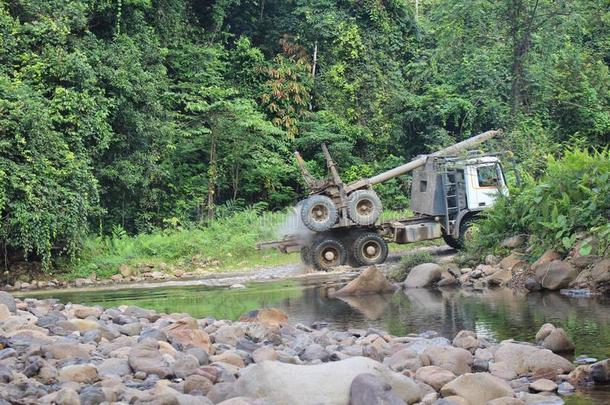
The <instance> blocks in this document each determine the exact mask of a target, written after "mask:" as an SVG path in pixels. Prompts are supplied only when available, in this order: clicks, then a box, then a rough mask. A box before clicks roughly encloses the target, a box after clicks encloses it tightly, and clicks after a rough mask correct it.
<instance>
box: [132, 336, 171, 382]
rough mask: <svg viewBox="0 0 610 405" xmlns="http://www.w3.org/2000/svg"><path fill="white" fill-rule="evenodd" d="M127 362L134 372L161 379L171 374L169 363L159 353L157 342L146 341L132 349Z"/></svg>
mask: <svg viewBox="0 0 610 405" xmlns="http://www.w3.org/2000/svg"><path fill="white" fill-rule="evenodd" d="M128 362H129V366H130V367H131V368H132V369H133V370H134V371H142V372H144V373H146V374H156V375H158V376H159V377H161V378H165V377H167V376H169V375H171V373H172V371H171V368H170V364H169V362H168V361H167V360H166V359H165V358H164V357H163V356H161V355H160V353H159V342H156V341H154V340H149V339H146V340H143V341H142V342H140V343H138V344H137V345H135V346H134V347H132V348H131V350H130V352H129V357H128Z"/></svg>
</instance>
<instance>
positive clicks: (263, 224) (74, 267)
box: [58, 209, 297, 279]
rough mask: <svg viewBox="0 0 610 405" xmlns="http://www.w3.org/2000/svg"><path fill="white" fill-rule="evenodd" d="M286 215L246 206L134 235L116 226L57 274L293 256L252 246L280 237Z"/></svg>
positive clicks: (239, 263)
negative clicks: (193, 223)
mask: <svg viewBox="0 0 610 405" xmlns="http://www.w3.org/2000/svg"><path fill="white" fill-rule="evenodd" d="M287 218H288V215H287V214H286V213H260V212H259V211H257V210H254V209H248V210H244V211H240V212H238V213H235V214H232V215H230V216H227V217H224V218H220V219H217V220H215V221H213V222H211V223H209V224H208V225H207V226H202V227H195V228H191V229H185V228H179V229H171V230H158V231H155V232H152V233H145V234H139V235H135V236H129V235H127V234H125V233H124V232H121V231H116V232H113V235H111V236H98V237H91V238H89V239H88V240H87V241H86V242H85V245H84V247H83V250H82V253H81V255H80V256H79V258H77V259H75V260H73V261H71V262H69V263H64V264H63V265H62V266H61V267H62V268H63V269H62V270H63V271H62V272H61V274H58V275H59V276H61V277H62V278H65V279H74V278H79V277H89V276H90V275H91V274H92V273H95V274H96V276H97V277H98V278H108V277H110V276H112V275H114V274H117V273H118V272H119V268H120V266H122V265H128V266H133V267H138V266H142V265H148V266H151V265H152V266H155V267H158V268H159V269H164V268H165V269H168V268H169V269H171V268H172V267H180V268H181V269H183V270H187V271H189V270H202V271H213V272H222V271H228V270H235V269H243V268H250V267H255V266H261V265H269V266H271V265H278V264H283V263H290V262H294V261H296V260H297V259H296V255H285V254H281V253H279V252H277V251H275V250H265V251H258V250H256V248H255V244H256V243H257V242H260V241H263V240H271V239H276V238H278V237H279V233H278V230H279V229H281V227H282V224H283V223H284V222H285V221H286V220H287ZM162 263H163V264H164V265H162Z"/></svg>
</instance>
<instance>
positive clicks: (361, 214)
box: [347, 190, 382, 225]
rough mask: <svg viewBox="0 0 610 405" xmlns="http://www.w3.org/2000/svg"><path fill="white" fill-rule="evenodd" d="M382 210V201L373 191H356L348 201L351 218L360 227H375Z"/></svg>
mask: <svg viewBox="0 0 610 405" xmlns="http://www.w3.org/2000/svg"><path fill="white" fill-rule="evenodd" d="M381 209H382V207H381V200H380V199H379V197H378V196H377V193H375V192H374V191H373V190H358V191H355V192H354V193H352V194H351V195H350V196H349V199H348V201H347V212H348V214H349V217H350V218H351V219H352V221H354V222H355V223H356V224H358V225H373V224H374V223H375V221H377V219H378V218H379V215H381Z"/></svg>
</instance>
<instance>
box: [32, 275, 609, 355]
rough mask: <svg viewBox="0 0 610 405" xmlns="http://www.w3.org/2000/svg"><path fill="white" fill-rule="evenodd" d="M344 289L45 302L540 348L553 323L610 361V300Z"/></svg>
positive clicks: (96, 295) (72, 295) (579, 348)
mask: <svg viewBox="0 0 610 405" xmlns="http://www.w3.org/2000/svg"><path fill="white" fill-rule="evenodd" d="M338 286H339V284H338V283H337V282H336V281H333V280H321V281H320V280H319V281H318V283H316V284H313V285H311V284H304V282H302V281H294V280H288V281H281V282H275V283H264V284H252V285H249V286H248V288H247V289H244V290H229V289H219V288H210V287H202V286H191V287H168V288H151V289H146V290H145V289H123V290H116V289H115V290H97V291H67V292H62V293H59V292H53V291H47V292H42V293H37V294H36V296H37V297H40V298H44V297H54V298H58V299H60V300H61V301H62V302H68V301H70V302H78V303H86V304H100V305H103V306H105V307H111V306H118V305H123V304H128V305H139V306H142V307H145V308H150V309H155V310H157V311H160V312H166V313H172V312H185V313H189V314H191V315H193V316H195V317H206V316H212V317H216V318H226V319H237V318H238V317H239V316H240V315H241V314H243V313H245V312H247V311H250V310H253V309H256V308H260V307H264V306H275V307H279V308H281V309H283V310H284V311H285V312H286V313H287V314H288V315H289V318H290V319H291V321H292V322H295V323H296V322H301V323H304V324H311V323H313V322H315V321H321V320H323V321H326V322H328V323H329V324H330V325H332V326H333V327H335V328H340V329H347V328H367V327H369V326H370V327H377V328H382V329H385V330H387V331H388V332H390V333H392V334H395V335H405V334H407V333H420V332H424V331H426V330H436V331H437V332H439V333H441V334H442V335H443V336H446V337H449V338H451V337H453V336H454V335H455V334H456V333H457V332H459V331H460V330H462V329H471V330H475V331H477V333H479V334H481V335H483V336H485V337H488V338H491V339H495V340H503V339H509V338H514V339H519V340H527V341H532V340H533V339H534V336H535V334H536V332H537V330H538V328H539V327H540V325H542V324H543V323H545V322H551V323H553V324H555V325H558V326H561V327H563V328H565V329H566V331H567V332H568V333H569V334H570V336H571V337H572V338H573V339H574V341H575V344H576V354H587V355H590V356H594V357H610V300H609V299H608V298H605V297H595V298H572V297H567V296H563V295H560V294H549V293H546V294H544V293H538V294H528V295H524V294H519V293H516V292H514V291H512V290H508V289H502V290H487V291H473V290H461V289H448V290H428V289H410V290H407V291H403V292H397V293H395V294H386V295H373V296H363V297H348V298H340V299H339V298H337V299H333V298H330V297H329V293H330V292H332V291H335V290H336V289H337V288H338Z"/></svg>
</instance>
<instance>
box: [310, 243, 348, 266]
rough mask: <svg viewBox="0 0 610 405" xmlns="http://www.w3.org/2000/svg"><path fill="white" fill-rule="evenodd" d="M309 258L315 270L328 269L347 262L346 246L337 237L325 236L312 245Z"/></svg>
mask: <svg viewBox="0 0 610 405" xmlns="http://www.w3.org/2000/svg"><path fill="white" fill-rule="evenodd" d="M311 260H312V264H313V266H314V267H315V268H316V270H321V271H329V270H331V269H332V268H333V267H336V266H343V265H344V264H345V263H346V262H347V248H346V247H345V245H344V244H343V242H341V241H340V240H339V239H337V238H335V237H332V236H326V237H323V238H320V239H319V240H317V241H316V242H314V244H313V245H312V247H311Z"/></svg>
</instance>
